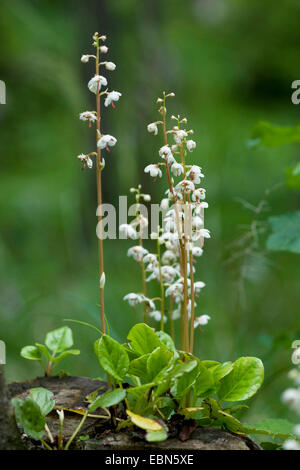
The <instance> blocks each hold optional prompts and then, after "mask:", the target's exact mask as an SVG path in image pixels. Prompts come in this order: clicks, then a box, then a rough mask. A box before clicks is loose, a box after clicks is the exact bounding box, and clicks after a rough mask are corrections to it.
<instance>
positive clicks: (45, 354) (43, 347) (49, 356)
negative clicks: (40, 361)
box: [35, 343, 52, 362]
mask: <svg viewBox="0 0 300 470" xmlns="http://www.w3.org/2000/svg"><path fill="white" fill-rule="evenodd" d="M35 345H36V347H38V348H39V350H40V351H41V353H42V354H44V356H45V358H46V360H47V362H49V361H51V360H52V357H51V354H50V353H49V351H48V349H47V348H46V346H45V345H44V344H40V343H35Z"/></svg>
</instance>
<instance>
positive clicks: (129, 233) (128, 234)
mask: <svg viewBox="0 0 300 470" xmlns="http://www.w3.org/2000/svg"><path fill="white" fill-rule="evenodd" d="M119 232H120V235H124V237H125V238H131V239H132V240H136V239H137V237H138V234H137V232H136V230H135V228H133V227H132V226H131V225H129V224H121V225H120V227H119Z"/></svg>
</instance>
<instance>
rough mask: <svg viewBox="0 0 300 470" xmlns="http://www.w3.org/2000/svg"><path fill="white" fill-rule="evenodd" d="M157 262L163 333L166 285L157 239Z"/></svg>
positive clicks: (162, 329)
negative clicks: (163, 278)
mask: <svg viewBox="0 0 300 470" xmlns="http://www.w3.org/2000/svg"><path fill="white" fill-rule="evenodd" d="M157 260H158V266H159V284H160V297H161V300H160V312H161V318H160V328H161V331H164V318H165V291H164V283H163V280H162V273H161V259H160V244H159V239H158V238H157Z"/></svg>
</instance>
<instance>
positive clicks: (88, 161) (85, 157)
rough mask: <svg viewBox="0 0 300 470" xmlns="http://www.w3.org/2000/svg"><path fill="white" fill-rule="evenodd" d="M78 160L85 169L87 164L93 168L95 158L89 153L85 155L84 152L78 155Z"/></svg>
mask: <svg viewBox="0 0 300 470" xmlns="http://www.w3.org/2000/svg"><path fill="white" fill-rule="evenodd" d="M77 158H78V160H80V161H81V162H82V169H83V170H84V168H85V166H87V167H88V168H93V160H92V159H91V157H90V156H89V155H85V154H84V153H81V154H80V155H78V156H77Z"/></svg>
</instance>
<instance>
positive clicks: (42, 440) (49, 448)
mask: <svg viewBox="0 0 300 470" xmlns="http://www.w3.org/2000/svg"><path fill="white" fill-rule="evenodd" d="M41 443H42V444H43V445H44V446H45V447H46V449H47V450H53V449H52V447H50V446H49V445H48V444H47V442H46V441H44V439H41Z"/></svg>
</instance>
